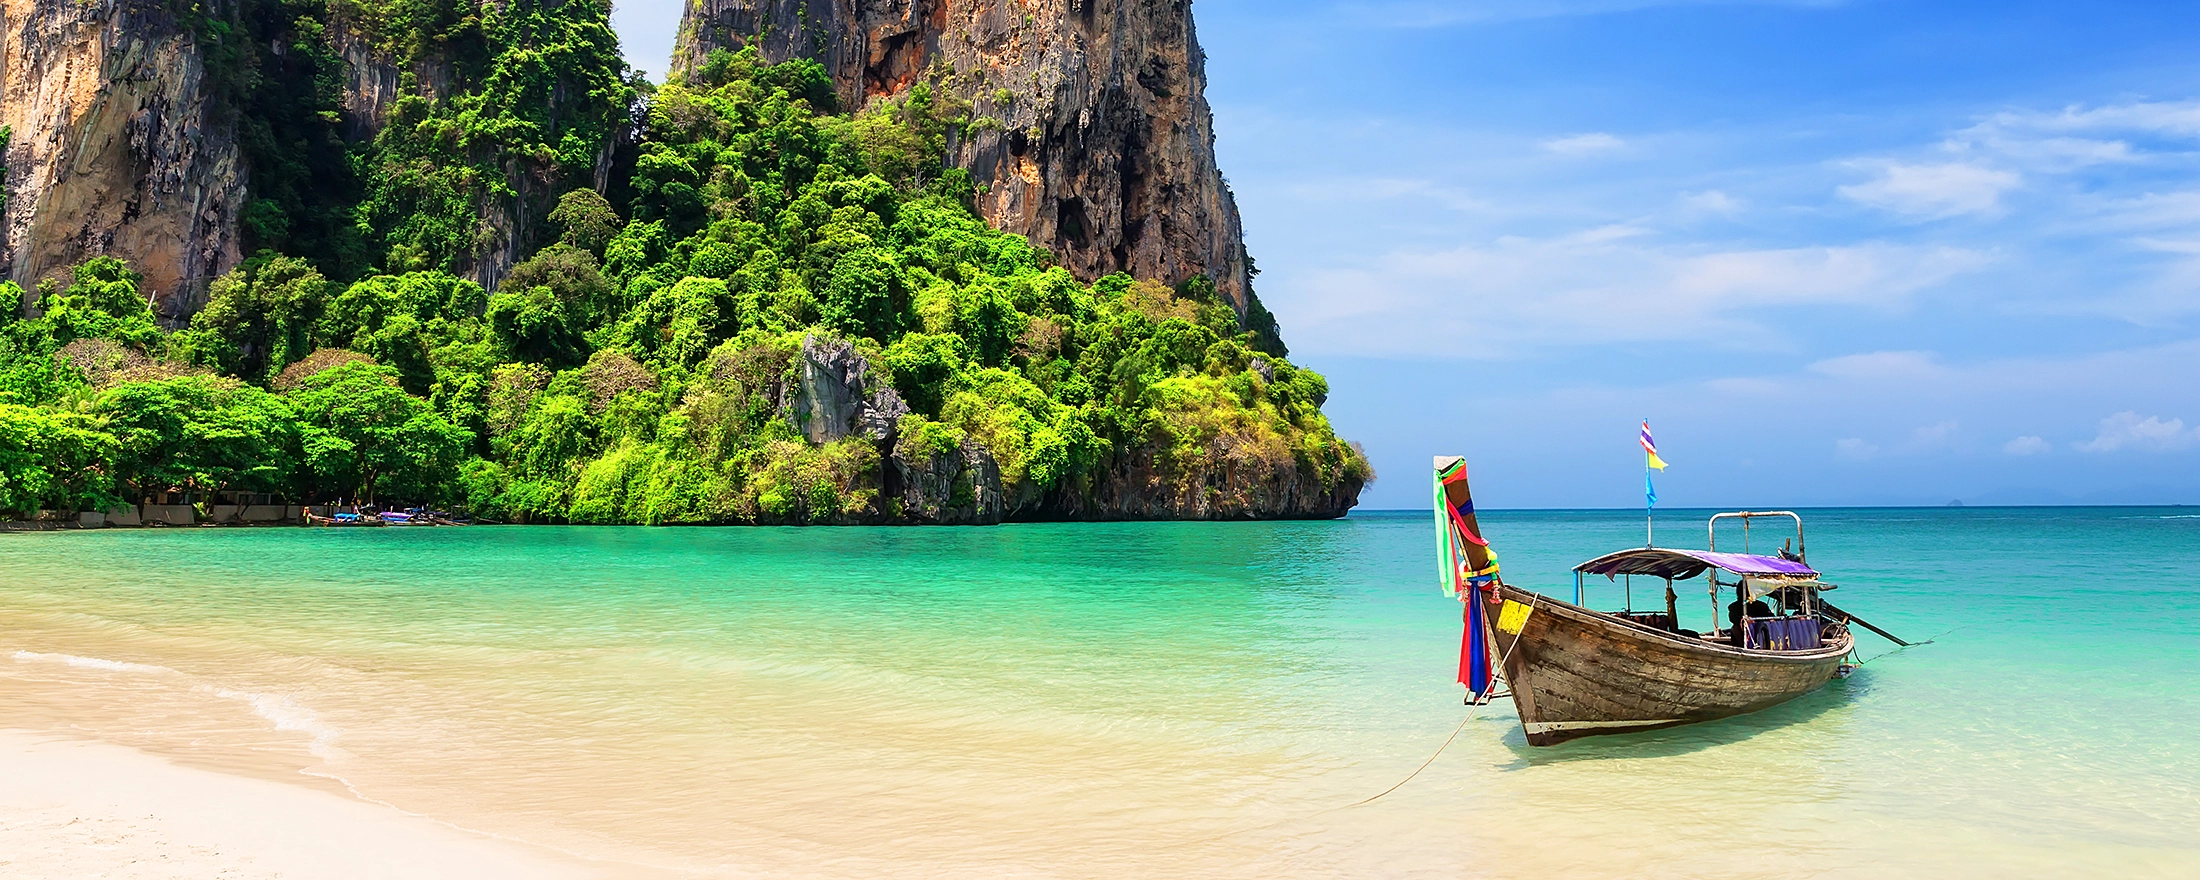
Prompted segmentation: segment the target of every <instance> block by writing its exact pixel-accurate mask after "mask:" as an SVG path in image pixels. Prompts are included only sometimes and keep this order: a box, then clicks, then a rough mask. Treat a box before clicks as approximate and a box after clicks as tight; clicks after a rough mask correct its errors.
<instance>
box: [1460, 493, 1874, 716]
mask: <svg viewBox="0 0 2200 880" xmlns="http://www.w3.org/2000/svg"><path fill="white" fill-rule="evenodd" d="M1436 486H1437V499H1436V500H1437V504H1436V516H1437V523H1436V526H1437V531H1438V550H1439V552H1438V555H1439V564H1440V565H1442V567H1443V577H1444V584H1445V588H1446V589H1447V590H1448V591H1450V592H1451V593H1452V594H1453V595H1455V596H1457V597H1458V598H1459V599H1460V601H1461V602H1462V603H1464V605H1465V606H1466V615H1465V616H1466V619H1467V632H1466V635H1465V638H1464V639H1463V640H1462V641H1463V643H1462V646H1461V656H1460V664H1459V666H1460V681H1461V682H1462V683H1464V684H1466V685H1467V688H1468V691H1469V697H1468V699H1469V700H1470V701H1487V700H1490V699H1492V698H1493V694H1492V690H1493V682H1494V679H1495V678H1496V677H1498V676H1502V677H1503V678H1504V681H1505V684H1506V685H1507V687H1508V689H1509V690H1510V691H1511V696H1512V700H1513V705H1514V706H1515V707H1517V708H1518V709H1519V710H1520V725H1521V728H1522V729H1523V730H1524V732H1525V733H1526V734H1527V738H1528V744H1529V745H1536V746H1547V745H1555V744H1557V743H1562V742H1565V741H1567V740H1570V739H1577V738H1580V737H1584V736H1596V735H1600V734H1612V733H1632V732H1636V731H1643V730H1655V729H1658V728H1662V727H1673V726H1676V725H1681V724H1693V723H1695V722H1698V721H1709V720H1712V719H1714V718H1725V717H1728V716H1731V715H1740V714H1743V713H1746V712H1755V711H1757V710H1759V709H1765V708H1768V707H1771V706H1775V705H1778V704H1780V703H1783V702H1786V701H1788V700H1792V699H1794V698H1796V697H1799V696H1802V695H1803V694H1807V693H1810V692H1811V691H1814V690H1817V689H1818V688H1819V687H1821V686H1823V685H1825V683H1826V682H1827V681H1830V680H1832V679H1833V678H1834V677H1836V676H1839V675H1846V674H1847V673H1848V671H1849V670H1850V669H1852V668H1853V666H1852V665H1850V664H1849V663H1847V662H1846V661H1845V658H1847V657H1848V656H1849V654H1850V651H1851V650H1852V649H1853V648H1854V647H1855V638H1854V637H1853V636H1852V635H1850V633H1849V627H1848V624H1849V623H1850V622H1852V621H1854V618H1853V617H1851V616H1850V615H1848V614H1846V613H1845V612H1842V611H1840V610H1839V609H1837V608H1835V607H1833V606H1831V605H1828V604H1826V602H1825V601H1824V600H1823V599H1822V598H1820V595H1819V594H1820V593H1821V592H1822V591H1825V590H1831V589H1833V585H1832V584H1828V583H1824V582H1823V581H1821V580H1819V577H1818V572H1817V571H1816V570H1815V569H1812V568H1811V567H1810V565H1809V564H1808V563H1807V562H1806V561H1805V559H1804V554H1803V543H1802V536H1803V521H1802V517H1799V516H1796V515H1795V514H1793V513H1789V512H1786V511H1777V512H1770V513H1722V514H1719V515H1717V516H1714V517H1712V518H1711V525H1712V527H1713V529H1714V531H1713V535H1712V540H1713V541H1714V542H1716V539H1717V538H1716V531H1715V529H1716V526H1717V525H1718V522H1719V520H1722V519H1729V518H1738V519H1740V520H1742V521H1743V523H1744V524H1745V526H1744V527H1745V528H1746V527H1747V525H1746V524H1747V523H1748V522H1749V521H1750V520H1752V519H1756V518H1762V517H1781V518H1787V519H1791V520H1793V522H1794V525H1795V538H1794V543H1793V550H1792V552H1791V551H1790V550H1789V549H1787V548H1783V549H1782V550H1781V551H1780V555H1778V556H1756V555H1751V554H1747V553H1720V552H1717V551H1716V550H1715V549H1711V550H1669V549H1663V548H1656V547H1642V548H1636V549H1630V550H1621V551H1619V552H1616V553H1608V554H1605V555H1603V556H1599V557H1597V558H1595V559H1591V560H1589V561H1587V562H1584V563H1582V564H1580V565H1578V566H1575V567H1574V601H1572V602H1567V601H1563V600H1560V599H1556V598H1553V597H1551V596H1548V595H1544V594H1541V593H1536V592H1531V591H1528V590H1523V589H1520V588H1518V587H1515V586H1512V585H1511V584H1507V583H1505V582H1504V579H1503V578H1502V577H1501V576H1500V575H1499V573H1498V564H1497V554H1496V553H1495V552H1494V551H1493V550H1491V549H1490V547H1489V544H1488V542H1487V541H1485V540H1484V539H1483V537H1482V533H1481V529H1480V526H1479V525H1478V524H1477V522H1476V520H1475V515H1474V501H1473V496H1472V493H1471V492H1470V491H1469V489H1468V487H1467V469H1466V463H1465V461H1464V460H1463V459H1461V458H1458V457H1455V456H1442V457H1438V458H1437V459H1436ZM1713 546H1714V547H1715V546H1716V545H1715V543H1714V545H1713ZM1594 575H1602V576H1604V577H1607V578H1610V579H1613V580H1618V579H1619V578H1623V577H1624V578H1627V579H1628V590H1627V607H1626V608H1625V609H1623V610H1620V611H1611V612H1603V611H1593V610H1590V609H1588V608H1586V607H1583V604H1582V579H1583V578H1585V577H1588V576H1594ZM1699 576H1701V577H1704V578H1705V582H1704V584H1705V588H1706V590H1707V591H1708V592H1709V594H1710V596H1711V603H1712V609H1713V613H1714V617H1713V619H1714V620H1715V621H1723V622H1724V623H1725V624H1726V625H1725V627H1724V628H1718V629H1714V630H1713V631H1711V632H1707V633H1699V632H1695V631H1692V630H1687V629H1682V628H1681V627H1680V623H1679V621H1680V614H1679V609H1678V608H1677V604H1678V601H1679V595H1678V593H1676V592H1675V589H1674V586H1673V585H1674V583H1675V582H1676V581H1686V580H1690V579H1693V578H1696V577H1699ZM1635 577H1647V578H1651V579H1653V580H1654V582H1656V583H1658V584H1660V585H1662V586H1663V587H1664V590H1663V596H1662V598H1663V602H1662V603H1661V605H1660V607H1656V608H1653V609H1650V610H1644V611H1638V610H1636V609H1635V608H1634V603H1633V598H1634V591H1633V579H1634V578H1635ZM1729 597H1731V599H1729ZM1856 622H1858V623H1861V621H1856ZM1863 625H1865V626H1867V627H1868V626H1869V624H1863ZM1493 662H1494V666H1493Z"/></svg>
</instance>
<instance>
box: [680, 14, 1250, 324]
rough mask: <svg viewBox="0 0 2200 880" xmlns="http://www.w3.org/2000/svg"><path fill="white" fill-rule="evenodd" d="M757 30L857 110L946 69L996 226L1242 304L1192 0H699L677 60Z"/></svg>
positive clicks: (1086, 269)
mask: <svg viewBox="0 0 2200 880" xmlns="http://www.w3.org/2000/svg"><path fill="white" fill-rule="evenodd" d="M750 42H755V43H756V44H757V45H758V47H759V49H760V51H762V53H763V54H764V56H765V57H766V58H767V59H769V60H772V61H775V62H776V61H784V60H786V59H788V58H793V57H809V58H815V59H817V60H818V61H820V62H821V63H823V64H824V65H825V67H826V68H827V69H828V70H830V71H831V72H832V74H833V77H834V81H835V83H836V85H837V86H838V88H839V91H840V97H841V99H842V101H843V102H844V103H846V104H847V105H848V106H849V107H851V108H855V107H861V106H863V105H864V104H866V103H868V102H871V101H875V100H880V99H887V98H892V97H895V96H897V95H900V94H902V93H904V92H906V91H908V90H909V89H910V88H911V87H912V86H914V85H915V84H916V83H917V82H919V81H920V80H930V81H933V82H935V84H936V85H937V87H939V88H943V89H946V90H948V91H950V92H952V93H953V94H955V95H956V96H958V97H960V98H961V99H963V100H966V101H968V102H970V104H971V106H972V113H973V114H974V115H975V119H974V121H973V123H972V124H971V125H970V126H968V128H967V130H966V132H965V133H964V135H962V136H960V137H957V138H956V139H955V140H954V141H953V142H952V143H950V145H949V150H950V153H951V154H952V157H951V158H952V161H953V162H954V163H955V164H957V165H958V166H960V167H962V168H965V169H968V170H969V171H970V172H971V175H972V177H973V178H974V179H975V180H976V181H977V182H978V183H979V184H981V185H982V186H983V187H984V190H983V192H982V193H981V194H980V195H979V196H978V199H977V205H978V210H979V212H980V213H981V214H983V215H984V216H985V217H986V219H987V220H988V221H990V222H991V223H992V224H993V225H994V226H996V227H998V228H1001V229H1006V230H1010V231H1014V232H1018V233H1021V234H1023V235H1025V236H1026V237H1029V238H1030V239H1031V240H1032V241H1033V242H1035V243H1037V244H1040V245H1042V246H1045V247H1048V248H1050V249H1052V250H1053V251H1054V253H1055V254H1056V256H1057V258H1058V259H1060V260H1061V262H1062V264H1063V265H1064V266H1066V267H1067V268H1069V269H1070V270H1071V271H1072V272H1073V273H1075V274H1077V275H1078V276H1079V277H1081V278H1084V279H1086V280H1088V281H1089V280H1091V279H1093V278H1096V277H1099V276H1101V275H1105V274H1108V273H1111V272H1116V271H1126V272H1129V273H1131V274H1132V275H1135V276H1138V277H1140V278H1145V279H1156V280H1160V281H1164V282H1167V283H1171V284H1174V283H1177V282H1180V281H1182V280H1184V279H1186V278H1189V277H1191V276H1194V275H1206V276H1208V277H1209V278H1212V279H1213V280H1214V282H1215V287H1216V289H1217V291H1218V292H1220V293H1221V294H1222V295H1223V296H1225V297H1227V298H1228V299H1229V301H1230V302H1231V303H1232V304H1233V305H1235V306H1236V307H1237V309H1238V312H1239V314H1240V315H1244V314H1246V312H1247V309H1248V306H1249V304H1250V297H1251V285H1250V278H1249V277H1248V275H1247V272H1246V264H1245V248H1244V235H1243V230H1242V227H1241V225H1240V221H1239V219H1238V210H1237V202H1236V200H1235V198H1234V197H1233V196H1232V195H1231V194H1230V189H1229V186H1228V185H1227V184H1226V183H1225V182H1224V181H1223V179H1222V172H1221V170H1220V169H1219V168H1217V167H1216V164H1215V152H1214V119H1213V114H1212V112H1211V111H1210V110H1209V109H1208V106H1207V99H1206V95H1205V90H1206V85H1207V83H1206V79H1207V77H1206V69H1205V68H1206V61H1205V55H1204V54H1203V53H1202V52H1201V51H1200V48H1199V41H1198V39H1196V37H1195V35H1194V33H1193V28H1192V13H1191V5H1190V2H1189V0H1014V2H1011V0H689V5H688V8H687V14H686V18H685V20H684V21H683V22H682V24H681V28H680V35H679V43H678V47H677V48H676V50H675V52H674V59H673V68H674V70H675V71H679V70H686V69H689V68H691V67H693V66H694V65H696V64H699V63H700V62H701V60H702V59H703V58H704V57H705V56H707V55H708V54H709V52H710V51H711V50H713V49H718V48H728V49H732V48H739V47H741V46H744V45H747V44H748V43H750Z"/></svg>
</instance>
